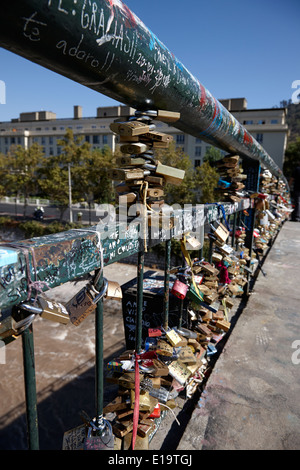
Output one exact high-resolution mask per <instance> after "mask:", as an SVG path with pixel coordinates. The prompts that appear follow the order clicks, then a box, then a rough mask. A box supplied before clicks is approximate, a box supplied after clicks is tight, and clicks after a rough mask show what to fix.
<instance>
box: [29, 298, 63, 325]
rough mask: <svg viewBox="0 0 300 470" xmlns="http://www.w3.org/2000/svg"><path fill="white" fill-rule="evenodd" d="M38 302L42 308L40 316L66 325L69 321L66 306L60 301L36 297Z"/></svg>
mask: <svg viewBox="0 0 300 470" xmlns="http://www.w3.org/2000/svg"><path fill="white" fill-rule="evenodd" d="M37 300H38V303H39V304H40V306H41V308H42V312H41V313H40V316H41V317H42V318H45V319H46V320H50V321H55V322H58V323H62V324H64V325H66V324H67V323H69V321H70V316H69V313H68V311H67V309H66V307H65V306H64V305H63V304H61V303H60V302H56V301H53V300H48V299H45V298H44V297H41V296H39V297H38V299H37Z"/></svg>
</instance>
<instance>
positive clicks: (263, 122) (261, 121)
mask: <svg viewBox="0 0 300 470" xmlns="http://www.w3.org/2000/svg"><path fill="white" fill-rule="evenodd" d="M257 124H266V121H263V120H262V119H259V121H257Z"/></svg>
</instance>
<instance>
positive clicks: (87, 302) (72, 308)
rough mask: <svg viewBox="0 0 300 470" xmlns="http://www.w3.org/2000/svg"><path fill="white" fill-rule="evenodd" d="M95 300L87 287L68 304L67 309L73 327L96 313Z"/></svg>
mask: <svg viewBox="0 0 300 470" xmlns="http://www.w3.org/2000/svg"><path fill="white" fill-rule="evenodd" d="M93 300H94V295H93V294H92V293H91V292H90V289H89V288H88V286H85V287H83V288H82V289H81V290H80V291H79V292H78V293H77V294H76V295H74V297H72V299H70V300H69V301H68V302H67V303H66V305H65V307H66V309H67V311H68V312H69V315H70V320H71V322H72V323H73V325H75V326H78V325H80V323H81V322H83V320H84V319H85V318H86V317H88V316H89V315H90V314H91V313H92V312H94V311H95V309H96V304H95V303H94V302H93Z"/></svg>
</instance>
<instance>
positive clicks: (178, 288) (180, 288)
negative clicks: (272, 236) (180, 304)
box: [171, 279, 189, 299]
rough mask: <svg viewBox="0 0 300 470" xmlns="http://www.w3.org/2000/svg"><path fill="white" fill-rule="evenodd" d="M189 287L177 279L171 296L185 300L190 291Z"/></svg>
mask: <svg viewBox="0 0 300 470" xmlns="http://www.w3.org/2000/svg"><path fill="white" fill-rule="evenodd" d="M188 288H189V287H188V285H187V284H184V283H183V282H181V281H179V280H178V279H176V281H175V282H174V284H173V287H172V290H171V294H173V295H175V296H176V297H178V298H179V299H184V298H185V297H186V294H187V291H188Z"/></svg>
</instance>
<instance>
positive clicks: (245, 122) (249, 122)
mask: <svg viewBox="0 0 300 470" xmlns="http://www.w3.org/2000/svg"><path fill="white" fill-rule="evenodd" d="M247 124H253V121H244V125H247Z"/></svg>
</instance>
